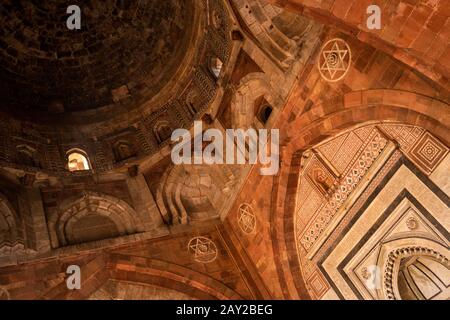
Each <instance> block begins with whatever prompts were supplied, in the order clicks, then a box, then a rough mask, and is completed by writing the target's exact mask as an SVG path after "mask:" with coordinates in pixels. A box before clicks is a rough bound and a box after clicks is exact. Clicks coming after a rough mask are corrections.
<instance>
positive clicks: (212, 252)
mask: <svg viewBox="0 0 450 320" xmlns="http://www.w3.org/2000/svg"><path fill="white" fill-rule="evenodd" d="M188 250H189V253H191V254H192V255H193V256H194V260H195V261H197V262H200V263H210V262H213V261H214V260H216V258H217V253H218V251H217V247H216V244H215V243H214V242H213V241H212V240H211V239H208V238H205V237H195V238H192V239H191V241H189V244H188Z"/></svg>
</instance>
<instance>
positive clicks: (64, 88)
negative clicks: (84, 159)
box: [0, 0, 194, 118]
mask: <svg viewBox="0 0 450 320" xmlns="http://www.w3.org/2000/svg"><path fill="white" fill-rule="evenodd" d="M70 4H77V3H70ZM68 5H69V4H68V2H67V1H62V0H31V1H30V0H26V1H25V0H22V1H16V0H14V1H13V0H4V1H2V2H1V4H0V19H1V21H2V28H0V94H1V95H2V97H3V98H2V105H1V106H0V109H1V110H3V111H8V112H10V113H13V114H14V115H16V116H20V117H25V118H36V117H38V118H39V117H42V118H46V117H58V116H61V115H67V114H74V113H80V112H86V111H89V110H91V111H92V110H97V109H99V108H103V109H104V107H108V108H107V109H108V110H121V112H123V111H127V110H129V109H131V108H136V107H137V106H139V104H141V103H143V102H145V101H148V100H149V99H151V98H152V97H153V96H155V95H156V94H157V93H158V92H159V91H160V90H161V89H162V88H163V87H164V86H165V85H166V84H167V83H168V81H169V80H170V79H171V77H173V76H174V74H175V72H176V71H177V68H178V67H179V66H180V61H181V60H182V58H183V55H184V54H185V52H186V49H185V46H186V45H187V42H188V41H189V33H190V25H189V24H192V21H193V17H192V15H193V11H194V10H193V3H192V2H191V1H185V0H183V1H178V0H164V1H161V0H140V1H131V0H107V1H93V0H92V1H83V2H80V3H78V5H79V6H80V8H81V10H82V19H81V21H82V28H81V30H73V31H72V30H69V29H68V28H67V26H66V20H67V19H68V17H69V16H70V15H69V14H67V13H66V10H67V7H68ZM118 104H120V106H121V107H120V108H118V107H117V105H118ZM114 108H116V109H114ZM117 112H119V111H117ZM112 113H114V111H112Z"/></svg>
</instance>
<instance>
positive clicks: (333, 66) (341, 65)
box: [319, 39, 351, 82]
mask: <svg viewBox="0 0 450 320" xmlns="http://www.w3.org/2000/svg"><path fill="white" fill-rule="evenodd" d="M350 62H351V51H350V48H349V47H348V45H347V43H346V42H344V41H343V40H341V39H334V40H331V41H329V42H327V43H326V44H325V46H324V47H323V49H322V56H321V59H320V61H319V71H320V73H321V75H322V77H323V78H324V79H325V80H327V81H330V82H336V81H338V80H340V79H342V78H343V77H344V76H345V75H346V74H347V72H348V70H349V67H350Z"/></svg>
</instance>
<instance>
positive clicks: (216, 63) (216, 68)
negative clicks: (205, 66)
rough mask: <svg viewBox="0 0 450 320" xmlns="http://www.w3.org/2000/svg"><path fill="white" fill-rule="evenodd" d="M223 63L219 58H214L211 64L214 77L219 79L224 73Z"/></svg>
mask: <svg viewBox="0 0 450 320" xmlns="http://www.w3.org/2000/svg"><path fill="white" fill-rule="evenodd" d="M222 67H223V62H222V60H220V59H219V58H212V59H211V62H210V68H211V72H212V73H213V75H214V76H215V77H216V78H217V79H218V78H219V76H220V73H221V71H222Z"/></svg>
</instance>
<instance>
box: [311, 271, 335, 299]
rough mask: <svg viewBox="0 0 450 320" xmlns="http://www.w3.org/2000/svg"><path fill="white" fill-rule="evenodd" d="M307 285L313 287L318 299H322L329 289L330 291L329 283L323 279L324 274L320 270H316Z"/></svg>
mask: <svg viewBox="0 0 450 320" xmlns="http://www.w3.org/2000/svg"><path fill="white" fill-rule="evenodd" d="M307 283H308V284H309V286H310V287H311V289H312V292H313V293H314V295H315V298H316V299H320V298H322V297H323V295H324V294H325V293H327V291H328V289H330V286H329V285H328V283H327V281H326V280H325V279H324V278H323V276H322V274H321V273H320V272H319V271H318V270H315V271H314V272H313V273H312V275H311V277H309V279H308V281H307Z"/></svg>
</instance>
